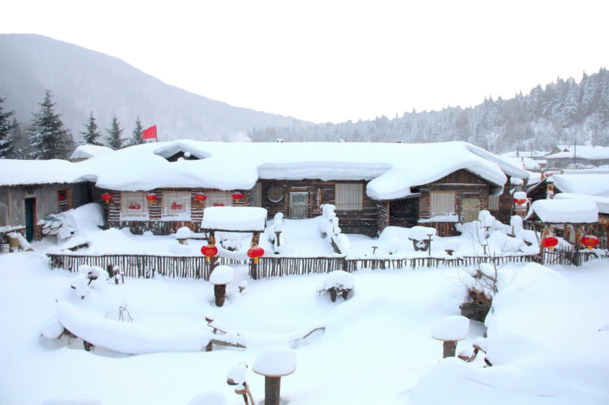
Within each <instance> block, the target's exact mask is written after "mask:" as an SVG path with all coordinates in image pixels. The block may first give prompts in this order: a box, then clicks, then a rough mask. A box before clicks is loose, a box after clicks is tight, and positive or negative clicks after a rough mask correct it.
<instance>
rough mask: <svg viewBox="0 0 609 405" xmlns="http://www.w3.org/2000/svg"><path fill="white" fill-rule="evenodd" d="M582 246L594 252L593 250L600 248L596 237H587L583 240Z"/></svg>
mask: <svg viewBox="0 0 609 405" xmlns="http://www.w3.org/2000/svg"><path fill="white" fill-rule="evenodd" d="M582 245H584V246H585V247H587V248H588V250H592V248H594V247H596V246H598V238H597V237H596V236H594V235H586V236H584V237H583V238H582Z"/></svg>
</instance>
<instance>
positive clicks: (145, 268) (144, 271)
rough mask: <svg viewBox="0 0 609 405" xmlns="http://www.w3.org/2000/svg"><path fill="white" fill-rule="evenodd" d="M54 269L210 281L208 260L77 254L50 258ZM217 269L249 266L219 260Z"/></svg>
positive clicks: (192, 257)
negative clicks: (93, 269) (113, 270)
mask: <svg viewBox="0 0 609 405" xmlns="http://www.w3.org/2000/svg"><path fill="white" fill-rule="evenodd" d="M47 256H48V257H49V265H50V267H51V269H66V270H69V271H72V272H77V271H78V268H79V267H80V266H81V265H83V264H86V265H89V266H98V267H101V268H103V269H106V268H107V267H108V266H109V265H112V266H117V267H119V268H120V269H121V270H122V271H123V272H124V273H125V276H127V277H144V278H152V277H154V275H155V274H160V275H163V276H167V277H175V278H203V279H205V280H209V274H210V268H211V267H210V264H209V263H207V261H206V258H205V257H204V256H154V255H136V254H112V255H104V256H84V255H74V254H71V255H70V254H47ZM216 264H217V265H222V264H229V265H230V264H247V261H239V260H233V259H226V258H217V259H216Z"/></svg>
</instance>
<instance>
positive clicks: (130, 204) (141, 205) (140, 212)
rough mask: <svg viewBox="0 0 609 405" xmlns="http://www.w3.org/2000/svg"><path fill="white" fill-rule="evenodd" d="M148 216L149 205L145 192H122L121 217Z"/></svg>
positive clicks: (139, 217)
mask: <svg viewBox="0 0 609 405" xmlns="http://www.w3.org/2000/svg"><path fill="white" fill-rule="evenodd" d="M147 216H148V206H147V202H146V197H145V196H144V193H143V192H122V193H121V219H124V217H127V218H129V217H137V218H138V219H141V217H147Z"/></svg>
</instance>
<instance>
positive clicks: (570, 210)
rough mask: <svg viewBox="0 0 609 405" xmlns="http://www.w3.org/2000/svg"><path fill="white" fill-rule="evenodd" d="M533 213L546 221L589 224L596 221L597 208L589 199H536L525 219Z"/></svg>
mask: <svg viewBox="0 0 609 405" xmlns="http://www.w3.org/2000/svg"><path fill="white" fill-rule="evenodd" d="M534 214H536V215H537V217H539V219H540V220H541V221H542V222H546V223H567V222H569V223H574V224H591V223H595V222H598V208H597V206H596V204H595V203H594V201H592V200H590V199H579V200H573V199H552V200H537V201H535V202H533V204H531V208H530V209H529V213H528V214H527V217H526V219H529V218H532V217H533V216H534Z"/></svg>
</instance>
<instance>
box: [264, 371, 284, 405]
mask: <svg viewBox="0 0 609 405" xmlns="http://www.w3.org/2000/svg"><path fill="white" fill-rule="evenodd" d="M280 392H281V377H271V376H266V377H264V405H279V394H280Z"/></svg>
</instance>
